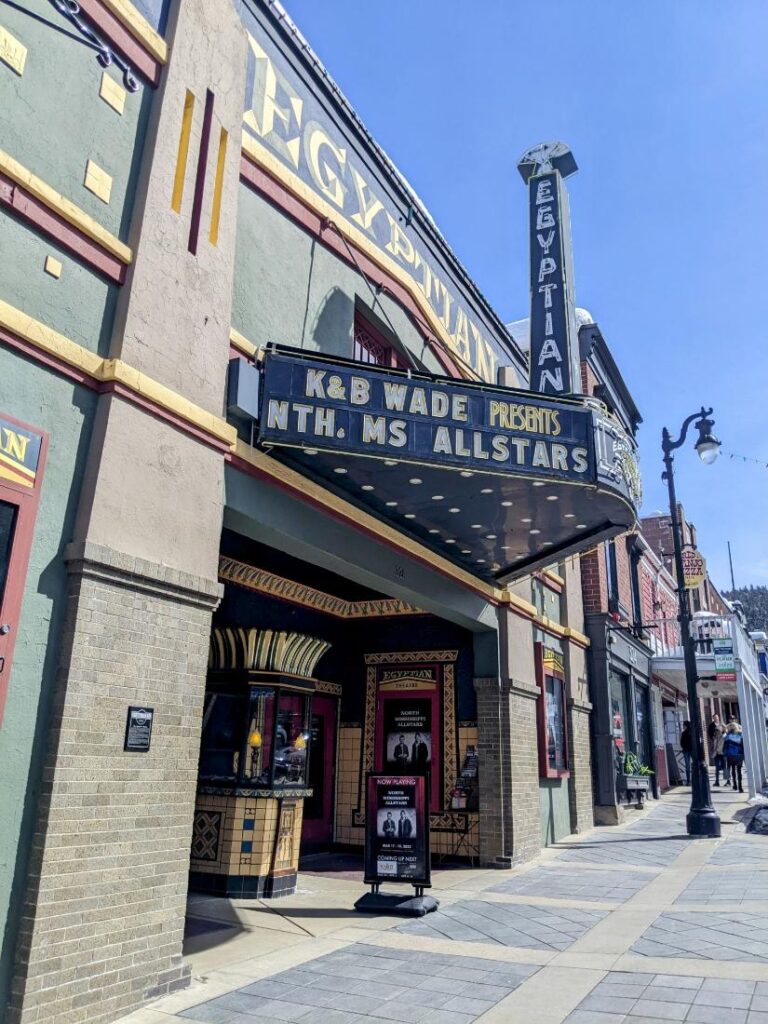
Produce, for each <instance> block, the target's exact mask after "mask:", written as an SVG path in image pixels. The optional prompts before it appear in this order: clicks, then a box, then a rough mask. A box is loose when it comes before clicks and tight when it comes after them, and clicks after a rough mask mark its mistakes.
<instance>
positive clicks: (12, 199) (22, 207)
mask: <svg viewBox="0 0 768 1024" xmlns="http://www.w3.org/2000/svg"><path fill="white" fill-rule="evenodd" d="M0 205H3V206H8V207H10V209H11V210H13V212H14V213H16V214H18V216H19V217H20V218H22V219H23V220H25V221H26V222H27V223H28V224H31V225H32V226H33V227H34V228H36V229H37V230H38V231H41V232H42V233H43V234H45V235H48V237H49V238H52V239H53V240H54V242H56V243H57V244H58V245H60V246H61V247H62V248H63V249H66V250H67V251H68V252H71V253H72V255H73V256H75V257H76V258H77V259H79V260H81V261H82V262H83V263H86V264H88V266H90V267H92V268H93V269H94V270H96V271H98V272H99V273H100V274H103V275H104V277H106V278H108V279H109V280H110V281H114V282H115V284H123V282H124V281H125V274H126V269H127V268H126V266H125V264H124V263H122V262H121V261H120V260H119V259H118V258H117V257H116V256H113V255H112V253H110V252H107V250H106V249H103V248H102V247H101V246H100V245H98V244H97V243H96V242H94V241H93V240H92V239H90V238H88V237H87V236H86V235H84V234H82V233H81V232H80V231H78V229H77V228H75V227H73V226H72V225H71V224H69V223H68V222H67V221H65V220H64V219H63V217H59V215H58V214H56V213H54V212H53V211H52V210H49V209H48V207H47V206H46V205H45V204H44V203H41V202H40V200H39V199H36V198H35V197H34V196H33V195H31V194H30V193H29V192H27V191H26V190H25V189H24V188H22V187H21V186H20V185H17V184H16V182H14V181H11V179H10V178H7V177H5V175H3V174H0Z"/></svg>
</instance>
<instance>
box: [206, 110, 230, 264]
mask: <svg viewBox="0 0 768 1024" xmlns="http://www.w3.org/2000/svg"><path fill="white" fill-rule="evenodd" d="M226 156H227V131H226V129H225V128H222V129H221V134H220V135H219V156H218V159H217V161H216V178H215V179H214V183H213V206H212V208H211V230H210V232H209V234H208V237H209V238H210V240H211V245H218V242H219V219H220V217H221V193H222V191H223V189H224V161H225V160H226Z"/></svg>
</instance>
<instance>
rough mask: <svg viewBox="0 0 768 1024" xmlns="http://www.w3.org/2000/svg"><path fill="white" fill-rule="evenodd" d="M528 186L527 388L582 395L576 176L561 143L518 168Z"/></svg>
mask: <svg viewBox="0 0 768 1024" xmlns="http://www.w3.org/2000/svg"><path fill="white" fill-rule="evenodd" d="M517 166H518V170H519V171H520V174H521V175H522V178H523V181H525V182H526V184H527V185H528V196H529V216H530V258H531V348H530V388H531V391H540V392H542V393H544V394H548V395H567V394H571V393H573V392H577V391H580V390H581V381H580V375H579V356H578V335H577V330H576V316H575V300H574V289H573V257H572V248H571V227H570V216H569V210H568V194H567V192H566V190H565V186H564V185H563V178H564V177H567V176H568V175H569V174H573V172H574V171H576V170H577V167H576V161H575V160H574V158H573V154H572V153H571V151H570V150H569V149H568V147H567V146H565V145H564V144H563V143H562V142H550V143H543V144H542V145H540V146H536V147H534V148H533V149H530V150H528V152H527V153H525V154H524V155H523V157H522V158H521V159H520V161H519V162H518V165H517Z"/></svg>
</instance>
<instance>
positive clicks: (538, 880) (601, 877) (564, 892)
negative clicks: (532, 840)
mask: <svg viewBox="0 0 768 1024" xmlns="http://www.w3.org/2000/svg"><path fill="white" fill-rule="evenodd" d="M595 874H596V877H594V878H585V877H584V872H583V871H578V870H574V869H568V868H560V867H556V866H555V867H541V868H534V869H532V870H531V871H527V872H525V874H522V875H518V876H516V877H515V878H511V879H509V880H508V881H506V882H502V883H501V884H500V885H494V886H492V887H491V889H489V890H488V891H489V892H498V893H505V894H521V895H531V896H548V897H550V898H559V899H571V900H575V899H579V900H594V901H601V900H611V901H613V902H616V903H623V902H625V901H626V900H628V899H629V898H630V897H631V896H633V895H634V894H635V893H636V892H639V890H640V889H642V888H643V887H644V886H646V885H647V884H648V883H649V882H650V881H651V879H652V877H653V876H652V875H647V874H640V873H638V872H628V871H616V870H613V871H612V870H610V869H606V871H605V872H600V873H595Z"/></svg>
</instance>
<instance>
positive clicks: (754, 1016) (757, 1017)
mask: <svg viewBox="0 0 768 1024" xmlns="http://www.w3.org/2000/svg"><path fill="white" fill-rule="evenodd" d="M747 1024H768V1013H761V1012H760V1011H759V1010H750V1011H749V1013H748V1014H747Z"/></svg>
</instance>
